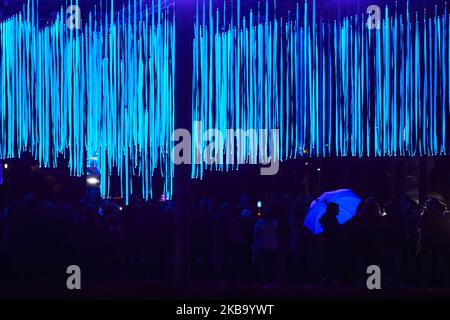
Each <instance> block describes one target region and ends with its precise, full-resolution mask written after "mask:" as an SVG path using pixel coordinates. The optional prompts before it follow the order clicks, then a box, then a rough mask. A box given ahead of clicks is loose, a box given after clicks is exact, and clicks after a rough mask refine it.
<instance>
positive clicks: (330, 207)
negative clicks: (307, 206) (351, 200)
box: [325, 202, 339, 216]
mask: <svg viewBox="0 0 450 320" xmlns="http://www.w3.org/2000/svg"><path fill="white" fill-rule="evenodd" d="M325 214H326V215H330V216H337V215H338V214H339V205H338V204H337V203H334V202H330V203H328V204H327V210H326V211H325Z"/></svg>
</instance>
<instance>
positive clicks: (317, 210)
mask: <svg viewBox="0 0 450 320" xmlns="http://www.w3.org/2000/svg"><path fill="white" fill-rule="evenodd" d="M330 202H334V203H337V204H338V205H339V214H338V215H337V219H338V221H339V223H340V224H344V223H345V222H347V221H348V220H350V219H351V218H353V216H354V215H355V214H356V209H357V208H358V205H359V203H360V202H361V198H359V197H358V196H357V195H356V194H354V193H353V191H352V190H350V189H340V190H336V191H330V192H325V193H324V194H322V195H321V196H320V197H319V198H318V199H316V200H314V201H313V202H312V203H311V206H310V207H309V211H308V214H307V215H306V218H305V221H304V223H303V224H304V226H305V227H307V228H308V229H309V230H311V232H312V233H313V234H319V233H322V232H323V228H322V225H321V224H320V223H319V220H320V218H321V217H322V216H323V215H324V213H325V211H326V208H327V205H328V204H329V203H330Z"/></svg>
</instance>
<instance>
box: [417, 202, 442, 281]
mask: <svg viewBox="0 0 450 320" xmlns="http://www.w3.org/2000/svg"><path fill="white" fill-rule="evenodd" d="M445 210H446V207H445V205H444V204H443V203H442V202H441V201H439V200H438V199H434V198H431V199H428V200H427V201H426V202H425V207H424V211H423V213H422V216H421V218H420V221H419V242H418V245H417V255H416V262H417V267H418V270H417V271H418V273H419V277H422V276H423V275H424V272H423V268H424V262H425V260H426V258H429V261H430V268H431V273H430V274H429V277H428V278H429V280H431V282H432V283H436V282H437V281H438V280H439V279H438V274H437V267H438V262H439V258H440V257H442V255H443V252H444V241H445V231H444V226H445V218H444V215H443V212H444V211H445Z"/></svg>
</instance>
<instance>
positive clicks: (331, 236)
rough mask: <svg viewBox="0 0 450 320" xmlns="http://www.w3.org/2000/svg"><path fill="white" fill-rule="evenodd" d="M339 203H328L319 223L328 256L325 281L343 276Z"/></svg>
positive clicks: (326, 255)
mask: <svg viewBox="0 0 450 320" xmlns="http://www.w3.org/2000/svg"><path fill="white" fill-rule="evenodd" d="M338 214H339V205H338V204H337V203H334V202H330V203H328V205H327V209H326V211H325V214H324V215H323V216H322V217H321V218H320V220H319V223H320V224H321V225H322V228H323V235H324V237H325V257H326V277H325V279H324V281H325V282H327V283H329V282H331V281H335V280H340V277H341V276H342V264H341V262H340V259H341V255H342V243H341V236H340V229H341V228H340V224H339V221H338V219H337V215H338Z"/></svg>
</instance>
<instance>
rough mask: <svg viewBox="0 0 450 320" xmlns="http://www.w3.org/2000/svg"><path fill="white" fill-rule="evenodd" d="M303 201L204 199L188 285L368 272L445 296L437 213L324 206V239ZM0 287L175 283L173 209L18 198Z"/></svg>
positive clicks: (447, 233)
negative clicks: (81, 280)
mask: <svg viewBox="0 0 450 320" xmlns="http://www.w3.org/2000/svg"><path fill="white" fill-rule="evenodd" d="M312 200H313V199H311V198H308V197H298V198H295V197H292V196H290V195H279V194H276V193H273V194H271V195H270V197H269V198H268V199H266V200H265V201H263V202H262V203H263V204H264V205H261V206H260V205H256V203H255V205H253V204H252V203H250V201H249V199H248V197H246V196H241V198H240V199H238V201H236V202H235V203H232V202H221V203H218V202H214V201H212V200H210V199H206V198H205V199H202V200H201V201H199V202H198V203H195V204H194V205H193V206H192V208H191V209H192V210H191V216H190V227H189V230H190V270H191V279H192V281H198V282H212V283H216V284H219V285H220V284H223V285H228V284H231V285H232V284H245V283H259V284H261V283H262V284H267V285H271V284H274V285H277V284H297V283H298V284H305V283H306V284H313V283H325V284H335V283H348V284H356V285H358V284H359V285H364V284H365V279H366V278H367V274H366V270H367V267H368V266H370V265H377V266H379V267H380V269H381V271H382V275H383V276H382V281H383V284H384V285H425V284H427V285H428V284H433V285H449V284H450V215H449V213H448V212H447V211H446V206H445V204H444V203H443V202H441V201H439V200H437V199H429V200H427V201H426V202H425V204H424V206H423V208H421V207H419V205H418V204H417V203H416V202H415V201H413V200H411V199H410V198H409V197H407V196H406V195H403V196H400V197H398V198H395V199H392V200H391V201H389V202H388V203H387V204H385V205H384V206H382V207H381V206H380V205H379V204H378V203H377V201H376V200H375V199H374V198H366V199H363V200H362V201H361V203H360V205H359V207H358V210H357V213H356V215H355V216H354V217H353V219H351V220H350V221H348V222H347V223H345V224H339V222H338V220H337V215H338V213H339V205H338V204H337V203H329V204H328V206H327V209H326V212H325V213H324V215H323V216H322V217H321V219H320V220H319V223H320V224H321V225H322V227H323V230H324V231H323V233H321V234H318V235H314V234H312V233H311V232H310V230H308V229H307V228H306V227H305V226H304V223H303V222H304V219H305V217H306V215H307V212H308V209H309V206H310V203H311V201H312ZM0 213H1V214H0V278H2V279H1V282H2V283H8V282H18V281H33V280H44V281H52V280H55V281H59V280H60V278H64V277H65V276H66V275H65V274H64V273H62V272H59V271H60V270H65V269H64V268H65V267H67V266H68V265H72V264H76V265H79V266H80V267H81V269H82V270H83V273H84V276H85V277H86V279H88V280H89V279H90V280H93V281H107V280H111V279H135V280H142V279H144V280H145V279H147V280H156V281H163V282H170V281H171V280H173V261H174V254H175V251H176V250H175V248H174V207H173V205H172V202H170V201H163V202H162V201H151V202H148V203H146V202H143V201H139V200H136V199H133V200H132V201H131V203H130V204H129V205H128V206H124V207H123V208H122V207H120V206H119V205H117V204H114V203H113V202H110V201H103V202H102V203H100V204H95V205H94V204H92V203H90V202H89V201H85V200H82V201H80V202H79V203H78V204H76V205H68V204H65V203H52V202H49V201H39V200H38V199H36V198H35V197H34V196H33V195H31V194H30V195H27V196H26V197H25V198H24V199H21V200H20V201H15V202H13V203H10V204H9V205H7V206H5V207H4V208H3V209H2V210H1V211H0Z"/></svg>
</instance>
